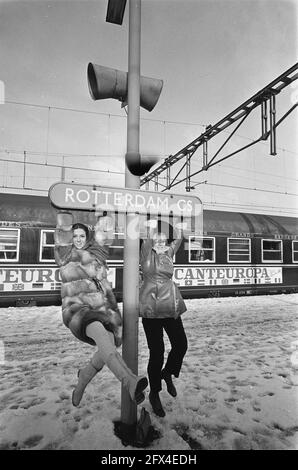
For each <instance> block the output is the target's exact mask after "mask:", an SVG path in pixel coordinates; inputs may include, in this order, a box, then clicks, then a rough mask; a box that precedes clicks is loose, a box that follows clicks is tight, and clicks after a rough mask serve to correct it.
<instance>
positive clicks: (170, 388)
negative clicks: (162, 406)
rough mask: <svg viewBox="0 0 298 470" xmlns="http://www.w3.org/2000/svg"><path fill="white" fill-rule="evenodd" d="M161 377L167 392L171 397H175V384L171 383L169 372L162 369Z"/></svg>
mask: <svg viewBox="0 0 298 470" xmlns="http://www.w3.org/2000/svg"><path fill="white" fill-rule="evenodd" d="M161 378H162V379H163V380H164V381H165V383H166V385H167V391H168V392H169V394H170V395H172V397H176V396H177V390H176V387H175V385H174V384H173V381H172V376H171V374H170V373H169V372H166V371H164V370H163V371H162V372H161Z"/></svg>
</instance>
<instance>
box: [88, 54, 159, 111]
mask: <svg viewBox="0 0 298 470" xmlns="http://www.w3.org/2000/svg"><path fill="white" fill-rule="evenodd" d="M127 77H128V74H127V72H123V71H122V70H117V69H112V68H109V67H104V66H103V65H97V64H92V63H91V62H90V63H89V64H88V69H87V78H88V86H89V92H90V95H91V97H92V98H93V99H94V100H104V99H107V98H114V99H117V100H119V101H121V102H122V106H125V105H126V104H127ZM162 86H163V80H159V79H156V78H150V77H142V76H141V77H140V106H142V108H144V109H146V110H147V111H152V109H153V108H154V107H155V105H156V103H157V101H158V98H159V95H160V93H161V90H162Z"/></svg>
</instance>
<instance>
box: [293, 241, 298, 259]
mask: <svg viewBox="0 0 298 470" xmlns="http://www.w3.org/2000/svg"><path fill="white" fill-rule="evenodd" d="M292 249H293V251H292V252H293V263H298V241H297V242H296V241H293V242H292Z"/></svg>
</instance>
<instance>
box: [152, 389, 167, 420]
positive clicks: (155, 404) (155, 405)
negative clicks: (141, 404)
mask: <svg viewBox="0 0 298 470" xmlns="http://www.w3.org/2000/svg"><path fill="white" fill-rule="evenodd" d="M149 401H150V403H151V406H152V409H153V411H154V413H155V414H156V415H157V416H160V417H161V418H163V417H164V416H165V415H166V413H165V410H164V409H163V407H162V404H161V401H160V398H159V394H158V392H150V393H149Z"/></svg>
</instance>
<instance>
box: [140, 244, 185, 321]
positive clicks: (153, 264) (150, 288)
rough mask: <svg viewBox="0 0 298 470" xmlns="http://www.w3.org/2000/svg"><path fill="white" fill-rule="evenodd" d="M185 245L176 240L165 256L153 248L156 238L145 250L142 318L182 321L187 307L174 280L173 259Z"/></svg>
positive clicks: (143, 250) (143, 248)
mask: <svg viewBox="0 0 298 470" xmlns="http://www.w3.org/2000/svg"><path fill="white" fill-rule="evenodd" d="M180 244H181V239H180V240H174V242H172V243H171V245H170V246H169V248H168V250H167V251H166V252H165V253H162V254H158V253H156V251H155V250H154V249H153V242H152V239H148V240H145V241H144V242H143V244H142V248H141V256H140V264H141V270H142V276H143V283H142V284H141V288H140V316H141V317H143V318H178V317H179V315H181V314H182V313H183V312H185V311H186V305H185V303H184V300H183V298H182V296H181V293H180V291H179V288H178V286H177V284H176V283H175V282H174V281H173V280H172V277H173V272H174V265H173V257H174V254H175V253H176V252H177V250H178V248H179V246H180Z"/></svg>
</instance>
